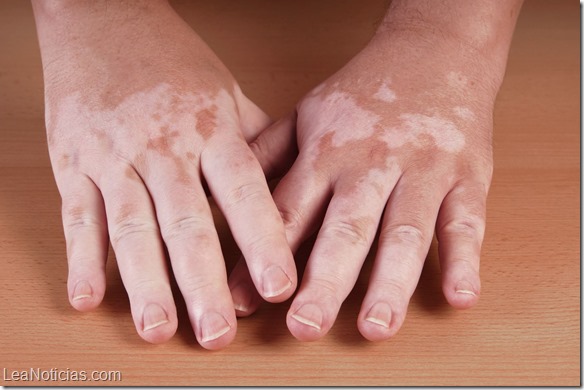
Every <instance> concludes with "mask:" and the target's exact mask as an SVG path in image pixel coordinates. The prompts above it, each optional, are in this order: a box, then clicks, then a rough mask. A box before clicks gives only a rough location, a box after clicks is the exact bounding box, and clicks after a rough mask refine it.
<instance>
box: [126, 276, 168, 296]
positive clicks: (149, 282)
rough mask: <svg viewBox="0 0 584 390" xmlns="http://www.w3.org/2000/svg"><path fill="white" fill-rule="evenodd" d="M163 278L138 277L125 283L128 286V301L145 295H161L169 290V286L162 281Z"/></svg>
mask: <svg viewBox="0 0 584 390" xmlns="http://www.w3.org/2000/svg"><path fill="white" fill-rule="evenodd" d="M163 280H164V279H162V278H161V279H160V280H156V279H138V280H136V281H135V282H134V283H133V284H130V285H127V286H126V287H128V288H129V298H130V301H133V302H136V301H139V300H140V299H143V298H145V297H149V298H155V297H163V296H165V295H166V294H167V293H168V291H169V286H168V285H167V284H166V283H164V281H163Z"/></svg>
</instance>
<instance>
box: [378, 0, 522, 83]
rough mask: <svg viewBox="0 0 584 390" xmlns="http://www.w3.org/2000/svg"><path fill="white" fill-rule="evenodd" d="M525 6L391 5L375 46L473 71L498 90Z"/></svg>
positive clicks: (410, 0) (448, 1) (404, 1)
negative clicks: (428, 56)
mask: <svg viewBox="0 0 584 390" xmlns="http://www.w3.org/2000/svg"><path fill="white" fill-rule="evenodd" d="M521 3H522V0H510V1H506V2H493V1H482V0H473V1H460V0H434V1H432V2H427V1H423V0H393V1H392V3H391V6H390V9H389V11H388V12H387V14H386V16H385V18H384V19H383V21H382V23H381V24H380V26H379V28H378V29H377V31H376V33H375V35H374V37H373V39H372V42H371V43H372V44H374V45H375V46H376V47H377V49H378V50H379V49H381V50H383V48H384V47H385V48H390V47H394V50H395V47H396V46H397V47H399V49H400V51H401V52H404V51H405V52H407V53H409V54H410V55H413V56H414V57H416V56H417V57H423V56H427V55H430V56H432V57H433V58H434V59H435V61H436V62H443V63H444V65H445V66H452V67H454V66H457V67H458V66H462V67H466V68H468V69H475V71H476V72H477V75H478V77H481V78H483V79H490V82H491V83H492V84H494V88H495V89H496V90H498V88H499V86H500V83H501V81H502V79H503V75H504V72H505V67H506V62H507V54H508V51H509V46H510V43H511V38H512V34H513V29H514V26H515V22H516V18H517V16H518V13H519V10H520V7H521Z"/></svg>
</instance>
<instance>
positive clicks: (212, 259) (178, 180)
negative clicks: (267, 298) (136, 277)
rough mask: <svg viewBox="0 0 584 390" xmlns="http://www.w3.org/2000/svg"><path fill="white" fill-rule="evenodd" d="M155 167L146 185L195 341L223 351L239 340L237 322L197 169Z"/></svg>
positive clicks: (183, 164)
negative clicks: (177, 173)
mask: <svg viewBox="0 0 584 390" xmlns="http://www.w3.org/2000/svg"><path fill="white" fill-rule="evenodd" d="M177 164H178V165H177ZM151 166H152V168H151V171H152V172H151V173H149V175H148V178H147V179H146V184H147V186H148V188H149V191H150V194H151V195H152V198H153V200H154V203H155V205H156V213H157V217H158V223H159V226H160V231H161V234H162V237H163V239H164V242H165V243H166V247H167V248H168V254H169V256H170V260H171V264H172V269H173V272H174V275H175V278H176V282H177V284H178V286H179V288H180V291H181V293H182V295H183V297H184V299H185V303H186V305H187V310H188V313H189V318H190V321H191V325H192V327H193V330H194V333H195V335H196V337H197V341H198V342H199V344H201V346H203V347H204V348H207V349H220V348H223V347H225V346H227V345H228V344H229V343H231V341H233V339H234V338H235V334H236V331H237V322H236V318H235V311H234V309H233V302H232V300H231V294H230V292H229V288H228V287H227V274H226V270H225V262H224V260H223V254H222V253H221V245H220V242H219V237H218V235H217V231H216V229H215V225H214V222H213V215H212V213H211V209H210V207H209V203H208V201H207V198H206V196H205V193H204V191H203V189H202V187H201V185H200V177H199V174H198V166H197V164H196V163H194V162H193V161H189V160H172V159H166V158H158V159H156V160H155V161H153V162H152V164H151ZM167 172H182V173H181V174H180V175H169V174H165V173H167ZM169 189H170V190H169Z"/></svg>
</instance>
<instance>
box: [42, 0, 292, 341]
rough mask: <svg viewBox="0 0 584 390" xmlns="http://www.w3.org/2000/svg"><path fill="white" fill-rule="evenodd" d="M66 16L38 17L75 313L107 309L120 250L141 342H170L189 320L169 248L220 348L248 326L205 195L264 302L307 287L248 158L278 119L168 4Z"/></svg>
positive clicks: (194, 307) (199, 324)
mask: <svg viewBox="0 0 584 390" xmlns="http://www.w3.org/2000/svg"><path fill="white" fill-rule="evenodd" d="M63 4H65V3H61V5H60V6H57V9H51V6H52V3H49V2H38V3H34V5H35V17H36V18H37V27H38V30H39V38H40V44H41V49H42V55H43V64H44V76H45V91H46V94H45V97H46V122H47V135H48V143H49V150H50V157H51V163H52V166H53V170H54V174H55V179H56V182H57V186H58V188H59V192H60V194H61V197H62V201H63V207H62V213H63V224H64V230H65V237H66V241H67V257H68V261H69V277H68V290H69V299H70V301H71V304H72V305H73V306H74V307H75V308H76V309H78V310H82V311H85V310H89V309H93V308H95V307H96V306H97V305H99V303H100V302H101V300H102V298H103V295H104V291H105V272H104V269H105V261H106V257H107V247H108V236H109V240H110V241H111V243H112V246H113V249H114V251H115V253H116V257H117V260H118V266H119V270H120V274H121V276H122V279H123V282H124V285H125V288H126V290H127V292H128V296H129V298H130V303H131V308H132V317H133V319H134V323H135V325H136V329H137V331H138V333H139V335H140V336H141V337H142V338H144V339H145V340H147V341H150V342H154V343H158V342H162V341H165V340H167V339H169V338H170V337H171V336H172V335H173V334H174V332H175V330H176V327H177V319H176V308H175V304H174V300H173V296H172V293H171V288H170V283H169V278H170V275H169V272H170V271H169V269H168V267H167V264H166V260H165V246H166V248H167V250H168V255H169V257H170V264H171V266H172V271H173V272H174V276H175V278H176V281H177V283H178V286H179V288H180V291H181V293H182V295H183V297H184V299H185V301H186V304H187V308H188V312H189V317H190V320H191V323H192V326H193V329H194V332H195V334H196V337H197V340H198V341H199V343H200V344H201V345H202V346H203V347H205V348H209V349H216V348H221V347H223V346H225V345H227V344H228V343H229V342H231V340H232V339H233V338H234V336H235V332H236V318H235V311H234V307H233V302H232V299H231V294H230V291H229V289H228V286H227V277H226V271H225V265H224V262H223V259H222V253H221V247H220V244H219V239H218V236H217V232H216V229H215V227H214V224H213V219H212V215H211V210H210V207H209V204H208V202H207V198H206V196H205V192H204V190H203V188H204V187H203V181H205V180H206V184H207V185H208V187H209V190H210V192H211V193H212V195H213V197H214V198H215V200H216V202H217V204H218V205H219V207H220V208H221V210H222V211H223V213H224V214H225V217H226V219H227V221H228V224H229V226H230V228H231V230H232V232H233V235H234V238H235V240H236V242H237V244H238V245H239V247H240V249H241V251H242V253H243V255H244V256H245V258H246V260H247V262H248V266H249V269H250V272H251V278H252V279H253V283H255V285H256V286H257V289H258V291H259V293H260V294H261V296H262V297H263V298H265V299H266V300H268V301H271V302H280V301H283V300H285V299H287V298H288V297H290V295H291V294H292V293H293V292H294V290H295V287H296V270H295V266H294V262H293V257H292V253H291V251H290V249H289V247H288V245H287V242H286V237H285V231H284V226H283V223H282V221H281V218H280V215H279V213H278V211H277V209H276V207H275V205H274V203H273V201H272V198H271V195H270V192H269V189H268V186H267V184H266V181H265V178H264V175H263V173H262V170H261V167H260V164H259V163H258V161H257V160H256V159H255V157H254V155H253V152H252V151H251V150H250V148H249V147H248V145H247V142H249V141H251V140H252V139H253V138H255V136H256V134H257V132H258V131H259V130H260V129H262V128H264V127H265V126H266V125H267V124H268V123H269V118H268V117H267V116H266V115H265V114H264V113H263V112H262V111H261V110H260V109H259V108H258V107H256V106H255V105H254V104H253V103H252V102H251V101H249V100H248V99H247V98H246V97H245V96H244V95H243V94H242V92H241V90H240V89H239V87H238V86H237V84H236V82H235V80H234V79H233V77H232V76H231V74H230V73H229V72H228V70H227V69H226V68H225V66H224V65H223V64H222V63H221V62H220V61H219V59H218V58H217V57H216V56H215V55H214V54H213V53H212V51H211V50H210V49H209V48H208V47H207V46H206V45H205V43H204V42H203V41H202V40H201V39H200V38H199V37H198V36H197V35H196V34H195V33H194V32H193V31H192V30H191V29H190V28H189V27H188V26H187V25H186V24H185V23H184V22H183V21H182V20H181V19H180V18H179V17H178V16H177V15H176V14H175V13H174V11H173V10H172V8H170V6H169V5H168V4H167V3H166V2H158V1H156V2H154V1H146V2H139V1H135V2H132V3H129V5H130V6H128V4H127V3H124V2H115V1H114V2H111V1H110V2H107V4H106V3H104V2H93V1H91V2H90V1H88V2H79V1H77V2H73V3H71V5H69V4H67V6H64V7H63V8H60V7H61V6H62V5H63Z"/></svg>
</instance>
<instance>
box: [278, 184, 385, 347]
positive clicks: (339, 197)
mask: <svg viewBox="0 0 584 390" xmlns="http://www.w3.org/2000/svg"><path fill="white" fill-rule="evenodd" d="M387 181H388V183H384V184H381V183H371V182H361V183H358V182H357V181H355V180H353V179H352V178H350V177H349V178H348V179H347V180H345V182H341V183H339V185H337V186H335V195H334V196H333V198H332V199H331V202H330V205H329V207H328V210H327V212H326V216H325V218H324V221H323V224H322V227H321V228H320V231H319V233H318V237H317V239H316V243H315V245H314V249H313V251H312V253H311V255H310V258H309V260H308V264H307V266H306V270H305V272H304V276H303V279H302V285H301V287H300V288H299V290H298V294H297V296H296V298H295V299H294V302H293V303H292V305H291V307H290V310H289V312H288V317H287V324H288V328H289V329H290V331H291V332H292V334H293V335H294V336H295V337H296V338H298V339H299V340H303V341H311V340H316V339H318V338H320V337H322V336H324V335H325V334H326V333H327V332H328V331H329V329H330V328H331V327H332V325H333V323H334V321H335V319H336V317H337V314H338V311H339V309H340V307H341V304H342V303H343V301H344V300H345V298H346V297H347V295H348V294H349V292H350V291H351V289H352V288H353V286H354V284H355V282H356V280H357V277H358V275H359V272H360V270H361V266H362V265H363V261H364V260H365V257H366V256H367V253H368V252H369V249H370V247H371V243H372V242H373V239H374V237H375V233H376V231H377V226H378V224H379V219H380V216H381V214H382V212H383V208H384V206H385V203H386V200H387V199H386V195H385V194H389V190H388V187H389V186H390V185H391V183H389V182H390V181H391V178H390V179H389V180H387ZM379 185H381V186H383V188H380V187H379ZM377 189H380V191H379V192H378V191H377Z"/></svg>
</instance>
